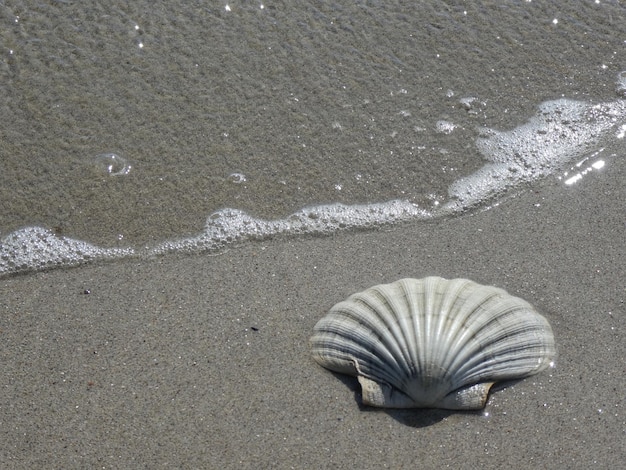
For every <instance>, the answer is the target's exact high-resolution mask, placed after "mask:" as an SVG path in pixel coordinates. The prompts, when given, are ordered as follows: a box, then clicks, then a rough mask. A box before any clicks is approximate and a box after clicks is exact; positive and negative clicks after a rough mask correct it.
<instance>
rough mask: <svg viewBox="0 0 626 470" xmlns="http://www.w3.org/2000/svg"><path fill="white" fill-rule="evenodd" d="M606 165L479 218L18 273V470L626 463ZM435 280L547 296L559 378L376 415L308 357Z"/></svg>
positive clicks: (10, 365) (624, 195) (12, 391)
mask: <svg viewBox="0 0 626 470" xmlns="http://www.w3.org/2000/svg"><path fill="white" fill-rule="evenodd" d="M606 170H607V171H605V172H604V173H600V174H594V175H592V176H591V177H589V178H586V179H585V180H584V181H583V182H581V183H579V184H578V185H574V186H572V187H565V186H563V185H562V184H559V183H558V182H555V181H554V180H550V181H545V182H544V183H542V184H538V185H536V186H535V187H534V189H533V190H531V191H527V192H525V193H524V194H522V195H520V196H518V197H515V198H510V199H508V200H506V201H504V202H503V203H502V204H501V205H500V206H498V207H495V208H492V209H491V210H488V211H483V212H478V213H475V214H473V215H468V216H465V217H461V218H455V219H449V220H438V221H433V222H430V223H410V224H405V225H401V226H396V227H388V228H386V229H381V230H376V231H366V232H356V233H355V232H350V233H343V234H338V235H336V236H334V237H326V238H303V239H293V238H292V239H278V240H268V241H266V242H254V243H250V244H246V245H243V246H240V247H234V248H231V249H230V250H227V251H225V252H222V253H220V254H218V255H207V254H205V255H201V256H195V257H192V256H169V257H165V258H160V259H156V260H147V261H142V262H137V261H126V262H120V263H115V264H107V265H96V266H85V267H80V268H75V269H70V270H66V271H62V270H57V271H51V272H47V273H38V274H31V275H24V276H17V277H14V278H10V279H4V280H2V281H1V283H0V295H1V296H2V304H1V308H2V314H1V316H0V334H1V339H2V341H1V346H0V351H1V361H2V369H1V372H0V387H1V389H0V390H1V394H2V395H1V400H0V433H1V436H0V467H2V468H29V469H30V468H43V467H46V468H151V469H152V468H238V469H239V468H250V469H252V468H254V469H257V468H581V469H582V468H618V467H620V466H621V464H623V463H624V461H626V424H625V423H626V411H625V409H624V407H625V405H626V391H625V379H624V376H625V372H626V335H625V334H624V328H625V326H626V325H625V321H624V316H625V304H624V300H625V298H626V293H625V282H624V281H625V274H624V273H625V266H626V248H625V240H626V236H625V235H626V227H625V222H626V188H625V187H624V184H623V183H624V181H625V180H626V179H625V178H626V162H624V159H623V158H621V161H619V160H618V161H616V162H614V163H613V164H611V165H610V166H609V168H607V169H606ZM426 275H440V276H445V277H469V278H471V279H474V280H476V281H478V282H481V283H487V284H494V285H498V286H501V287H503V288H505V289H507V290H508V291H509V292H511V293H512V294H515V295H518V296H520V297H522V298H524V299H527V300H528V301H530V302H531V303H532V304H534V305H535V306H536V307H537V308H538V309H539V310H540V311H541V312H543V313H544V315H545V316H546V317H547V318H548V319H549V321H550V322H551V324H552V325H553V328H554V331H555V335H556V339H557V346H558V350H559V358H558V363H557V367H556V369H554V370H550V371H546V372H543V373H541V374H540V375H538V376H535V377H533V378H529V379H526V380H524V381H521V382H518V383H516V384H514V385H511V386H508V387H506V388H504V389H502V388H501V389H500V390H498V391H495V392H494V393H493V394H492V396H491V398H490V399H489V402H488V404H487V407H486V409H485V410H484V412H475V413H474V412H472V413H459V412H446V411H440V410H408V411H380V410H373V409H363V408H360V407H359V404H358V400H359V390H358V386H357V384H356V382H355V381H354V380H353V379H342V378H340V377H339V376H337V375H333V374H332V373H330V372H327V371H326V370H324V369H322V368H321V367H319V366H317V365H316V364H315V363H313V362H312V361H311V360H310V358H309V352H308V345H307V341H308V338H309V336H310V334H311V329H312V327H313V325H314V324H315V322H316V321H317V320H318V319H319V318H320V317H321V316H322V315H324V314H325V312H326V311H327V310H328V308H329V307H330V306H332V305H333V304H334V303H336V302H338V301H340V300H343V299H344V298H345V297H347V296H348V295H349V294H351V293H353V292H356V291H358V290H361V289H364V288H367V287H369V286H371V285H373V284H377V283H382V282H390V281H394V280H396V279H399V278H401V277H405V276H412V277H423V276H426ZM87 292H88V293H87Z"/></svg>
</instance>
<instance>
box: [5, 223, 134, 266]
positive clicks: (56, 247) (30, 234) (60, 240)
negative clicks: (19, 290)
mask: <svg viewBox="0 0 626 470" xmlns="http://www.w3.org/2000/svg"><path fill="white" fill-rule="evenodd" d="M133 253H134V250H133V249H132V248H125V249H120V248H112V249H105V248H98V247H97V246H94V245H91V244H89V243H87V242H83V241H80V240H73V239H71V238H66V237H59V236H56V235H55V234H54V233H52V231H50V230H47V229H44V228H41V227H26V228H23V229H21V230H17V231H15V232H12V233H10V234H9V235H7V236H6V237H4V238H2V240H0V276H2V275H6V274H13V273H18V272H25V271H41V270H44V269H49V268H55V267H61V266H76V265H78V264H84V263H88V262H91V261H96V260H105V259H115V258H122V257H126V256H131V255H132V254H133Z"/></svg>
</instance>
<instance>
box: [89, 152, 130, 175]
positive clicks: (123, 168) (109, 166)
mask: <svg viewBox="0 0 626 470" xmlns="http://www.w3.org/2000/svg"><path fill="white" fill-rule="evenodd" d="M94 165H95V167H96V169H97V170H98V171H100V172H101V173H104V174H107V175H109V176H124V175H127V174H128V173H130V170H131V169H132V166H131V165H130V164H129V163H128V162H127V161H126V159H125V158H124V157H121V156H120V155H117V154H115V153H102V154H100V155H96V157H95V158H94Z"/></svg>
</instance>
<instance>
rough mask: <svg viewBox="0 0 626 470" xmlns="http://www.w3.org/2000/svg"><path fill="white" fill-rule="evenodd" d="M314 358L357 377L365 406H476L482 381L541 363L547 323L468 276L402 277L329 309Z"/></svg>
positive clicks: (549, 355) (521, 373) (550, 342)
mask: <svg viewBox="0 0 626 470" xmlns="http://www.w3.org/2000/svg"><path fill="white" fill-rule="evenodd" d="M314 331H315V332H314V335H313V337H312V338H311V341H310V343H311V348H312V353H313V358H314V359H315V360H316V361H317V362H318V363H319V364H321V365H322V366H324V367H326V368H327V369H331V370H333V371H336V372H341V373H344V374H350V375H353V376H356V377H357V378H358V380H359V382H360V384H361V388H362V392H363V403H364V404H367V405H371V406H380V407H387V408H446V409H480V408H483V407H484V406H485V403H486V401H487V396H488V393H489V389H490V387H491V386H492V385H493V383H494V382H497V381H499V380H509V379H518V378H522V377H526V376H529V375H532V374H536V373H538V372H540V371H542V370H544V369H546V368H547V367H549V366H550V365H551V364H552V363H553V360H554V358H555V356H556V350H555V345H554V337H553V335H552V329H551V328H550V325H549V323H548V322H547V320H546V319H545V318H544V317H543V316H541V315H540V314H539V313H537V312H536V311H535V310H534V309H533V307H532V306H531V305H530V304H529V303H528V302H526V301H524V300H522V299H520V298H518V297H514V296H512V295H510V294H508V293H507V292H506V291H504V290H503V289H500V288H497V287H492V286H483V285H480V284H477V283H475V282H473V281H470V280H468V279H453V280H446V279H442V278H440V277H427V278H424V279H401V280H399V281H397V282H394V283H392V284H383V285H379V286H375V287H372V288H370V289H367V290H365V291H363V292H360V293H357V294H354V295H352V296H350V297H349V298H348V299H347V300H345V301H343V302H340V303H338V304H337V305H335V306H334V307H333V308H331V310H330V311H329V312H328V314H327V315H326V316H325V317H323V318H322V319H321V320H320V321H319V322H318V323H317V325H315V328H314Z"/></svg>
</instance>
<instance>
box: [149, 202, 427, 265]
mask: <svg viewBox="0 0 626 470" xmlns="http://www.w3.org/2000/svg"><path fill="white" fill-rule="evenodd" d="M431 216H432V214H431V213H430V212H428V211H426V210H424V209H420V208H419V207H418V206H417V205H415V204H413V203H411V202H409V201H401V200H394V201H390V202H386V203H377V204H363V205H352V206H348V205H344V204H329V205H322V206H312V207H308V208H304V209H302V210H300V211H297V212H294V213H293V214H291V215H289V216H288V217H286V218H285V219H276V220H264V219H257V218H254V217H252V216H250V215H249V214H247V213H245V212H243V211H240V210H237V209H223V210H220V211H217V212H214V213H213V214H211V215H210V216H209V218H208V219H207V222H206V226H205V230H204V232H203V233H202V234H200V235H199V236H197V237H192V238H187V239H183V240H179V241H168V242H165V243H163V244H161V245H159V246H157V247H155V248H153V249H151V250H150V251H149V253H150V254H151V255H158V254H163V253H166V252H170V251H205V250H212V249H216V248H220V247H223V246H225V245H228V244H231V243H237V242H241V241H246V240H263V239H267V238H270V237H273V236H276V235H280V234H289V235H302V234H320V235H323V234H330V233H334V232H337V231H340V230H346V229H354V228H371V227H375V226H379V225H383V224H391V223H396V222H400V221H404V220H412V219H425V218H430V217H431Z"/></svg>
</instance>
